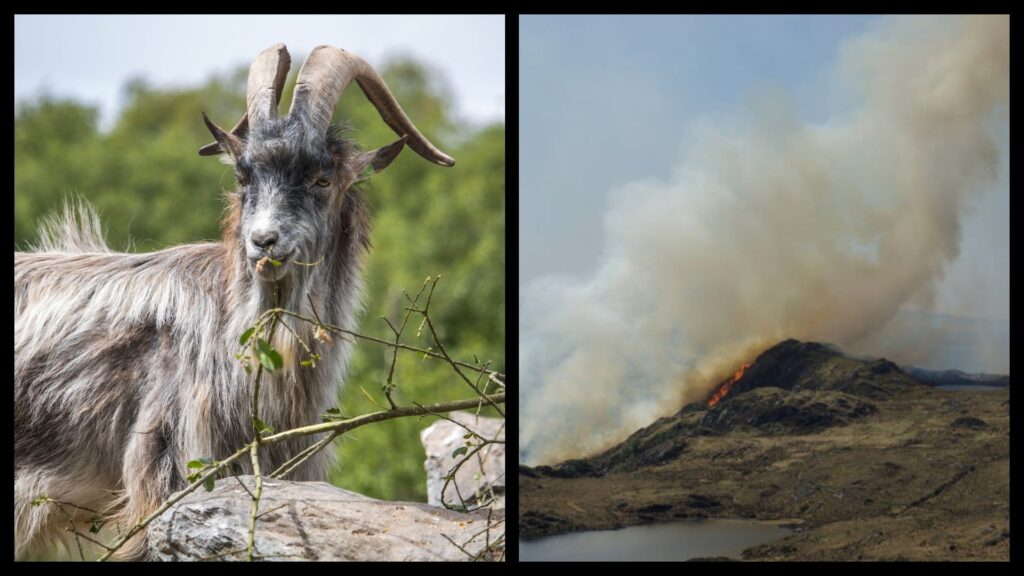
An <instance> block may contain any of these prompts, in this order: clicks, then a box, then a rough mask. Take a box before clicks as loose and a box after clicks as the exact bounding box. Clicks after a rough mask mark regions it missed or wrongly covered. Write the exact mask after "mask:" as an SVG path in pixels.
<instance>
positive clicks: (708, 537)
mask: <svg viewBox="0 0 1024 576" xmlns="http://www.w3.org/2000/svg"><path fill="white" fill-rule="evenodd" d="M791 533H792V532H791V531H790V530H788V529H786V528H782V527H779V526H773V525H771V524H765V523H760V522H751V521H748V520H693V521H686V522H670V523H666V524H649V525H646V526H631V527H629V528H623V529H621V530H596V531H591V532H576V533H572V534H559V535H557V536H548V537H546V538H540V539H538V540H530V541H526V542H520V543H519V560H520V561H525V562H530V561H541V560H594V561H597V560H629V561H645V560H650V561H656V560H689V559H691V558H697V557H707V556H729V557H730V558H736V559H739V557H740V553H741V552H742V551H743V550H745V549H747V548H749V547H751V546H756V545H758V544H764V543H767V542H771V541H773V540H778V539H781V538H784V537H786V536H788V535H789V534H791Z"/></svg>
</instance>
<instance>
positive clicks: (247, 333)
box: [238, 326, 256, 346]
mask: <svg viewBox="0 0 1024 576" xmlns="http://www.w3.org/2000/svg"><path fill="white" fill-rule="evenodd" d="M255 332H256V327H255V326H253V327H252V328H249V329H248V330H246V331H245V332H242V337H241V338H239V339H238V343H239V344H241V345H242V346H245V343H246V342H248V341H249V338H252V335H253V333H255Z"/></svg>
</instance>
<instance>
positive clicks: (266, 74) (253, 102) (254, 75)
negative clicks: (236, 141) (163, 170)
mask: <svg viewBox="0 0 1024 576" xmlns="http://www.w3.org/2000/svg"><path fill="white" fill-rule="evenodd" d="M291 65H292V58H291V56H289V55H288V48H287V47H285V45H284V44H281V43H279V44H275V45H273V46H271V47H270V48H267V49H266V50H264V51H263V52H260V53H259V55H258V56H256V60H255V61H253V63H252V66H250V67H249V82H248V84H247V86H246V97H245V99H246V105H245V109H246V112H245V114H243V115H242V118H241V119H240V120H239V121H238V123H237V124H235V127H234V128H232V129H231V134H233V135H235V136H237V137H239V138H244V137H245V135H246V134H247V133H248V131H249V126H250V124H252V125H258V124H260V123H262V122H263V121H264V120H265V119H268V118H277V105H278V104H280V103H281V94H282V93H283V92H284V81H285V79H286V78H287V77H288V69H289V68H291ZM220 152H222V150H221V147H220V145H219V144H218V143H216V142H211V143H210V144H207V145H206V146H203V147H202V148H200V149H199V155H200V156H212V155H214V154H219V153H220Z"/></svg>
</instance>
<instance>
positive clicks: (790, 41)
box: [519, 16, 1009, 319]
mask: <svg viewBox="0 0 1024 576" xmlns="http://www.w3.org/2000/svg"><path fill="white" fill-rule="evenodd" d="M877 21H878V18H877V17H870V16H853V17H850V16H817V17H806V16H769V17H764V16H754V17H742V16H657V17H642V16H638V17H623V16H616V17H550V16H524V17H520V49H519V51H520V52H519V53H520V64H519V66H520V74H519V77H520V87H519V97H520V110H521V112H520V124H521V125H520V144H519V152H520V169H519V175H520V189H519V210H520V224H519V231H520V234H519V236H520V253H519V265H520V279H519V282H520V288H522V287H523V286H525V285H526V284H528V283H530V282H532V281H533V280H536V279H537V278H538V277H540V276H544V275H549V274H571V275H575V276H585V275H586V274H588V273H592V272H593V271H594V270H595V269H596V268H597V265H598V262H599V256H600V254H601V252H602V249H603V248H604V244H603V242H604V240H603V236H604V234H603V218H604V215H605V211H606V207H607V204H606V196H607V193H608V192H609V190H611V189H613V188H616V187H619V186H621V185H623V184H626V183H629V182H635V181H637V180H642V179H646V178H651V177H655V178H665V177H667V176H669V175H670V174H671V172H672V170H673V169H674V168H675V167H676V164H677V162H678V160H679V159H680V158H681V157H682V154H681V146H682V145H683V141H684V137H683V136H684V134H685V133H686V131H687V130H688V129H690V128H691V127H692V126H693V125H694V123H696V122H712V123H716V124H721V123H730V122H736V121H737V118H741V117H742V110H743V108H744V107H746V106H747V105H748V104H749V103H750V102H752V101H753V100H754V99H756V98H758V97H759V95H761V94H764V93H767V92H770V91H773V90H776V91H777V90H782V91H785V92H786V93H788V94H789V96H790V97H791V98H792V100H793V102H794V107H795V111H796V113H797V115H798V116H799V118H800V119H801V120H804V121H807V122H811V123H823V122H827V121H828V120H829V119H830V118H833V117H840V116H841V115H842V113H843V112H844V111H846V110H849V109H851V107H855V106H856V105H857V102H851V101H849V100H848V98H849V97H848V96H846V95H847V94H848V93H849V92H848V91H847V90H843V89H840V88H841V86H840V85H839V79H838V78H835V77H833V76H832V72H831V71H832V70H833V69H834V67H833V66H832V64H833V63H834V62H835V60H836V57H837V51H838V49H839V47H840V45H842V43H843V42H844V41H845V40H847V39H851V38H853V37H855V36H858V35H860V34H862V33H863V32H864V31H866V30H868V29H869V28H870V27H872V26H873V25H876V24H877V23H878V22H877ZM996 128H997V132H998V133H999V134H1000V139H999V144H1000V148H1001V158H1000V173H999V184H998V185H997V187H996V188H995V189H994V190H992V191H991V193H989V194H986V197H985V198H986V199H985V200H984V201H983V202H982V203H979V205H977V206H976V207H975V209H974V211H973V212H972V213H970V214H969V215H968V216H967V217H966V218H965V220H964V227H963V235H964V238H963V243H962V245H961V256H960V258H959V259H958V260H957V261H956V262H955V263H954V264H953V265H952V266H951V267H950V268H949V269H948V270H947V272H948V273H947V276H946V279H945V280H944V281H943V282H942V284H941V285H940V288H939V296H938V298H937V301H936V304H935V310H936V311H939V312H944V313H949V314H958V315H970V316H980V317H987V318H995V319H1008V317H1009V185H1008V170H1009V169H1008V155H1007V152H1008V150H1009V128H1008V126H1006V125H1003V126H997V127H996ZM979 287H980V288H981V289H980V290H979V289H978V288H979ZM979 293H982V294H985V295H986V297H982V298H979V297H977V295H978V294H979ZM964 294H971V297H969V298H964V297H962V295H964Z"/></svg>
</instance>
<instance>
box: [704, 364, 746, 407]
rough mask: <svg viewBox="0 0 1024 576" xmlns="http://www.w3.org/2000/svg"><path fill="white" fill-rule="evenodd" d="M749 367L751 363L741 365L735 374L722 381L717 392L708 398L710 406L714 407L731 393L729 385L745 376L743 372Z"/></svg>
mask: <svg viewBox="0 0 1024 576" xmlns="http://www.w3.org/2000/svg"><path fill="white" fill-rule="evenodd" d="M747 368H750V364H744V365H743V366H740V369H739V370H737V371H736V373H735V374H733V375H732V376H730V377H728V378H726V380H725V382H722V385H721V386H719V387H718V390H715V393H714V394H712V395H711V398H709V399H708V408H712V407H714V406H715V405H716V404H718V403H719V402H721V401H722V398H725V397H726V395H727V394H729V387H730V386H732V385H733V384H735V383H736V382H739V379H740V378H743V374H745V373H746V372H747Z"/></svg>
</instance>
